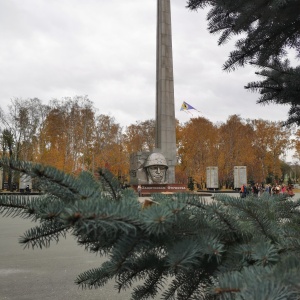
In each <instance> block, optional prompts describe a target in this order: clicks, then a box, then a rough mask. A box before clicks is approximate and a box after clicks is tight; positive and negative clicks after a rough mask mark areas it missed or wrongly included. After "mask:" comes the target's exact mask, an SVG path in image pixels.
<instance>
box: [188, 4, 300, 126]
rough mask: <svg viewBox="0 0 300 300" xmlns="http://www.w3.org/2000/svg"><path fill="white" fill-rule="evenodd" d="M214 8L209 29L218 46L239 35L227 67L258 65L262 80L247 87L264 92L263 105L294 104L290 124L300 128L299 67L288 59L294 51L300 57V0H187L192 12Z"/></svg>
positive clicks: (231, 68) (290, 113)
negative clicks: (216, 35) (217, 38)
mask: <svg viewBox="0 0 300 300" xmlns="http://www.w3.org/2000/svg"><path fill="white" fill-rule="evenodd" d="M206 6H209V7H211V10H210V11H209V13H208V15H207V19H208V29H209V31H210V32H211V33H220V34H221V35H220V38H219V45H222V44H224V43H226V42H227V41H228V40H229V39H230V38H231V37H233V36H240V38H239V39H238V40H237V42H236V44H235V47H236V49H235V50H233V51H232V52H231V53H230V54H229V58H228V60H227V61H226V62H225V64H224V69H225V70H229V71H230V70H235V68H236V67H238V66H244V65H246V64H247V63H250V64H253V65H255V66H258V67H259V68H261V69H262V71H260V72H258V73H257V74H258V75H261V76H263V77H264V80H263V81H259V82H253V83H249V84H248V85H247V86H246V88H247V89H250V90H252V91H257V90H258V91H259V92H260V94H262V96H261V97H260V98H259V100H258V103H263V104H267V103H269V102H274V103H276V104H289V105H290V106H291V108H290V111H289V118H288V120H287V122H286V123H287V124H290V123H296V124H298V125H299V124H300V108H299V104H300V100H299V99H300V87H299V78H300V69H299V66H295V67H290V66H289V60H287V59H285V58H286V57H287V55H288V52H289V49H293V50H295V52H296V55H297V56H298V57H299V55H300V47H299V46H300V0H214V1H211V0H188V7H189V8H190V9H192V10H197V9H203V8H205V7H206Z"/></svg>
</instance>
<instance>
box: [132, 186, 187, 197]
mask: <svg viewBox="0 0 300 300" xmlns="http://www.w3.org/2000/svg"><path fill="white" fill-rule="evenodd" d="M137 187H138V186H137V185H132V188H133V189H134V190H135V191H136V192H137ZM141 187H142V190H141V196H151V195H152V194H158V193H184V192H188V189H187V186H186V185H185V184H141Z"/></svg>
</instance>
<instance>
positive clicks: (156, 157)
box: [144, 153, 168, 184]
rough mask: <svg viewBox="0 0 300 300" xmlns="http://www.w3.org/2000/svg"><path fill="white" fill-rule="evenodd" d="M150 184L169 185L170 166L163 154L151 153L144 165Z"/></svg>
mask: <svg viewBox="0 0 300 300" xmlns="http://www.w3.org/2000/svg"><path fill="white" fill-rule="evenodd" d="M144 169H145V171H146V174H147V179H148V183H149V184H153V183H154V184H164V183H167V176H166V175H167V170H168V164H167V161H166V158H165V157H164V156H163V155H162V154H161V153H151V154H150V155H149V156H148V158H147V160H146V162H145V165H144Z"/></svg>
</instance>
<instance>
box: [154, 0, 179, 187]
mask: <svg viewBox="0 0 300 300" xmlns="http://www.w3.org/2000/svg"><path fill="white" fill-rule="evenodd" d="M156 47H157V49H156V132H155V146H156V148H158V149H159V150H160V151H161V152H162V153H163V154H164V156H165V157H166V160H167V163H168V167H169V168H168V182H169V183H175V165H176V162H177V159H176V130H175V129H176V123H175V108H174V79H173V54H172V26H171V4H170V0H157V44H156Z"/></svg>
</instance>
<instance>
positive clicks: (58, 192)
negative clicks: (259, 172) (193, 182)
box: [0, 159, 300, 300]
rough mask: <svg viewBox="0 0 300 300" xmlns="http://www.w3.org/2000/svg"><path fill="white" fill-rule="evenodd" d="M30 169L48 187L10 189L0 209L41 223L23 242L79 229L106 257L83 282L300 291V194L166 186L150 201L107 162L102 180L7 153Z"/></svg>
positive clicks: (170, 292)
mask: <svg viewBox="0 0 300 300" xmlns="http://www.w3.org/2000/svg"><path fill="white" fill-rule="evenodd" d="M0 162H1V165H2V166H9V167H10V168H12V169H14V170H16V171H21V172H25V173H27V174H29V175H30V176H31V177H32V178H34V180H35V181H36V184H37V185H39V188H40V189H41V190H43V194H42V195H39V196H36V197H30V198H28V197H26V196H22V195H11V196H7V195H1V196H0V213H1V214H3V215H4V216H12V217H17V216H18V217H22V218H29V219H31V220H33V221H37V222H39V226H36V227H34V228H32V229H30V230H28V231H27V232H25V233H24V235H23V237H22V238H21V239H20V242H21V243H22V244H24V245H25V246H28V247H30V246H31V247H33V248H35V247H48V246H49V245H50V243H51V242H52V241H55V242H56V241H58V240H59V239H60V238H62V237H64V236H65V234H66V232H70V233H71V234H72V235H73V236H74V237H75V238H76V240H77V242H78V244H79V245H84V246H85V248H86V250H89V251H92V252H95V253H99V254H100V255H106V256H107V261H106V262H104V263H103V264H102V265H101V266H95V268H93V269H92V270H87V271H85V272H83V273H82V274H80V275H78V277H77V279H76V283H77V284H78V285H81V286H83V287H87V288H91V287H95V288H97V287H101V286H103V285H104V284H105V283H106V282H107V281H108V280H115V282H116V288H117V289H118V290H119V291H122V290H123V289H127V288H132V299H139V300H140V299H151V298H154V297H155V296H157V295H158V293H160V294H161V295H160V296H161V298H162V299H247V300H249V299H270V300H271V299H272V300H275V299H278V300H279V299H291V300H294V299H299V297H300V285H299V282H300V256H299V254H300V243H299V236H300V226H299V223H300V211H299V206H300V201H291V200H290V199H288V198H286V197H285V196H278V197H275V196H274V197H273V198H272V199H271V198H270V197H269V196H268V195H266V196H263V197H260V198H257V197H251V196H249V197H246V198H245V199H243V200H241V199H238V198H234V197H229V196H226V195H219V196H217V197H216V198H215V200H214V201H213V202H211V203H209V202H206V201H205V200H204V199H201V198H199V197H198V196H197V195H194V194H188V193H186V194H185V193H182V194H175V195H173V196H172V197H171V198H170V196H169V195H162V194H158V195H155V196H154V197H153V200H154V201H153V204H152V205H151V206H147V207H145V206H142V205H141V204H140V203H139V202H138V199H137V196H136V194H135V193H134V191H133V190H131V189H126V190H122V189H121V187H120V185H119V183H118V181H117V180H116V179H115V178H114V177H112V176H111V174H110V173H108V172H107V171H102V170H100V171H99V180H97V179H95V178H94V176H92V174H90V173H88V172H82V173H81V174H80V175H79V176H78V177H73V176H71V175H68V174H65V173H63V172H61V171H59V170H57V169H54V168H52V167H46V166H43V165H39V164H32V163H28V162H17V161H12V160H7V159H2V160H1V161H0Z"/></svg>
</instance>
